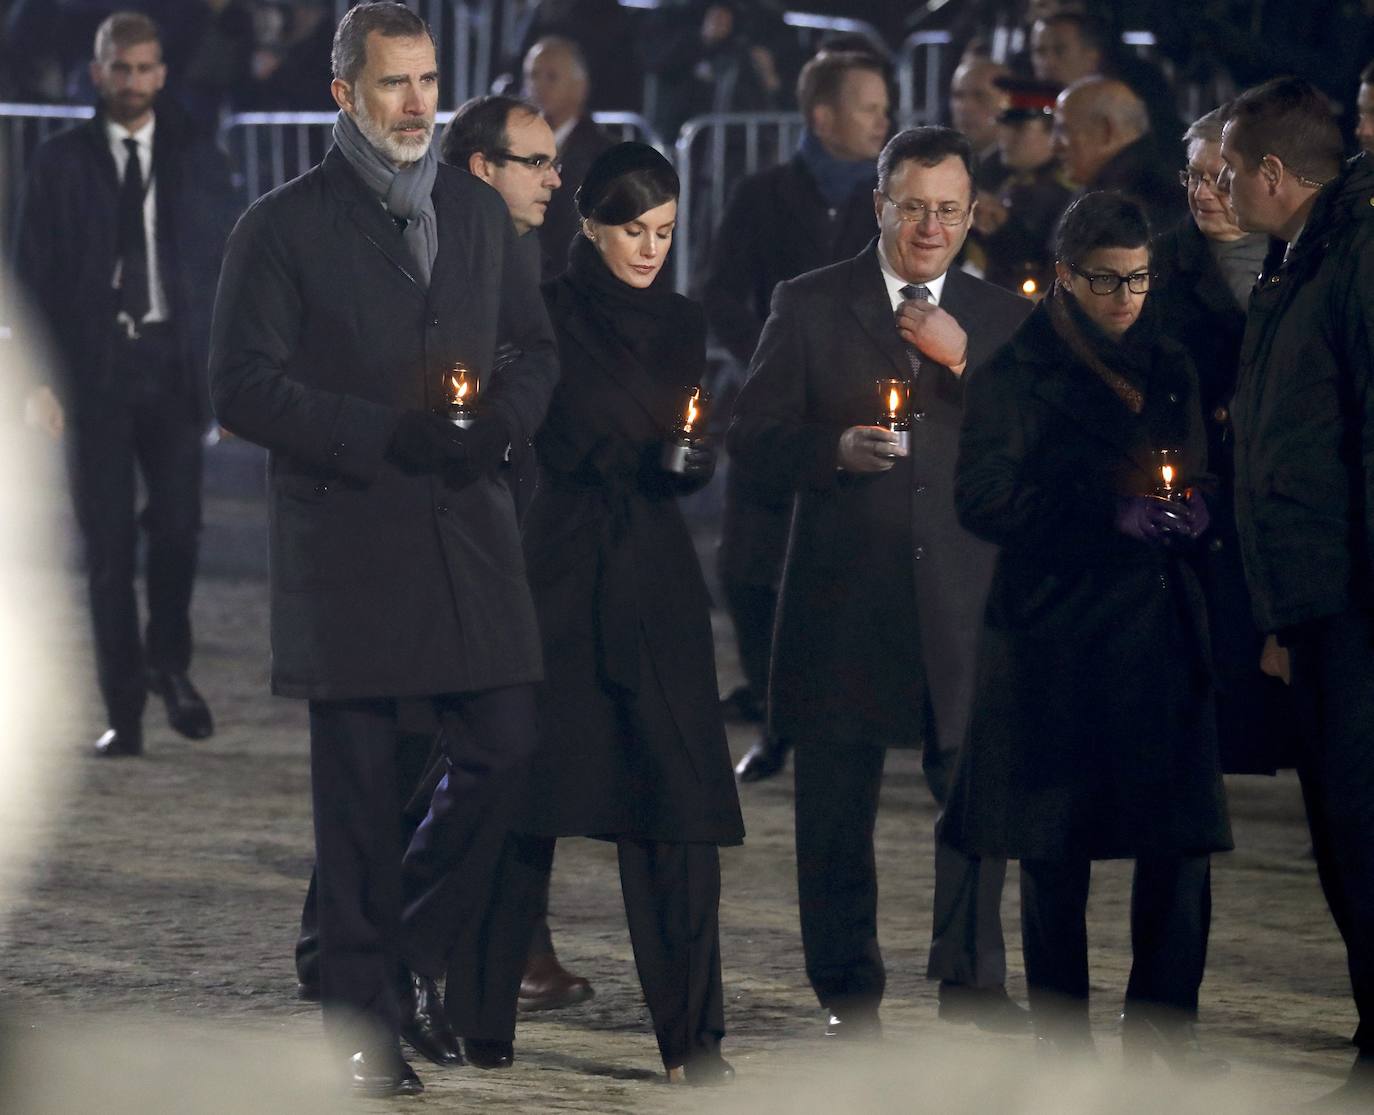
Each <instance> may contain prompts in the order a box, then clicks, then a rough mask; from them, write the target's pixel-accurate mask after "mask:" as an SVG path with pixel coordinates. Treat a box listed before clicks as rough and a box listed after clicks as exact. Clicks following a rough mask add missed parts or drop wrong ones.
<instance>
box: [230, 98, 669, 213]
mask: <svg viewBox="0 0 1374 1115" xmlns="http://www.w3.org/2000/svg"><path fill="white" fill-rule="evenodd" d="M336 115H337V114H336V113H333V112H240V113H238V114H236V115H234V116H229V117H226V118H225V121H224V123H223V124H221V125H220V131H219V138H220V146H221V147H223V148H224V150H225V151H226V152H227V153H228V155H229V158H230V159H231V160H232V161H233V164H234V166H235V168H236V172H237V174H238V176H239V179H240V185H241V189H242V196H243V201H244V204H245V205H251V204H252V203H253V202H254V201H256V200H257V199H258V198H260V197H261V196H262V195H263V194H265V193H267V191H268V190H272V189H275V188H276V187H277V186H280V185H281V184H282V183H283V182H289V181H291V179H293V178H295V177H297V176H299V175H301V174H304V173H305V172H306V171H307V170H309V169H310V168H311V167H312V166H314V165H315V164H316V163H317V162H319V161H320V159H321V158H323V157H324V153H325V151H327V150H328V149H329V146H330V144H331V143H332V142H333V140H332V136H331V132H332V129H333V127H334V119H335V116H336ZM452 118H453V113H452V112H441V113H439V114H438V115H437V116H436V121H437V125H438V126H439V127H442V126H443V125H444V124H447V123H448V122H449V121H450V120H451V119H452ZM592 118H593V119H594V120H595V121H596V122H597V123H598V124H600V125H601V126H602V127H603V128H606V129H607V130H608V131H610V132H611V133H612V134H613V135H615V136H616V137H617V138H618V139H622V140H624V139H638V140H642V141H643V142H645V143H651V144H653V145H654V146H655V147H657V148H658V149H659V150H660V151H663V152H664V153H665V154H668V153H669V152H668V148H666V147H665V146H664V144H663V141H662V140H660V139H659V138H658V137H657V136H656V135H654V133H653V129H652V128H650V126H649V122H648V121H647V120H645V119H644V117H642V116H640V115H638V114H637V113H633V112H597V113H593V114H592Z"/></svg>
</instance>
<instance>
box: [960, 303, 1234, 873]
mask: <svg viewBox="0 0 1374 1115" xmlns="http://www.w3.org/2000/svg"><path fill="white" fill-rule="evenodd" d="M1156 353H1157V355H1156V358H1155V359H1154V360H1153V362H1152V368H1151V371H1150V373H1149V382H1148V384H1146V386H1145V406H1144V410H1143V412H1142V413H1141V414H1140V415H1136V414H1134V413H1132V412H1131V411H1130V410H1129V409H1128V408H1127V407H1126V406H1125V404H1124V403H1122V402H1121V401H1120V400H1119V399H1118V398H1117V396H1116V395H1115V394H1114V393H1113V392H1112V390H1111V389H1110V388H1109V387H1107V386H1106V384H1105V383H1104V382H1103V381H1102V380H1101V379H1099V378H1098V377H1097V376H1096V375H1095V374H1094V373H1093V372H1092V371H1091V370H1090V369H1089V368H1088V367H1086V365H1084V364H1083V363H1080V362H1079V360H1078V358H1077V357H1075V356H1074V355H1073V354H1072V352H1071V351H1070V350H1069V348H1068V347H1067V346H1066V345H1065V344H1064V342H1063V341H1062V340H1061V339H1060V338H1059V336H1058V335H1057V334H1056V333H1055V332H1054V330H1053V328H1052V326H1051V324H1050V321H1049V315H1048V313H1047V307H1046V306H1045V305H1043V304H1042V305H1041V306H1040V307H1038V308H1037V310H1036V312H1035V313H1034V314H1033V315H1032V316H1031V317H1030V318H1029V319H1028V320H1027V322H1026V324H1025V325H1024V326H1022V328H1021V329H1020V330H1019V331H1018V333H1017V335H1016V337H1015V338H1013V340H1012V341H1011V342H1010V343H1009V344H1008V345H1007V346H1006V347H1005V348H1004V349H1003V350H1002V351H1001V352H1000V353H999V354H998V355H997V356H995V357H994V358H993V359H992V361H991V362H990V363H989V364H988V365H987V366H985V367H984V368H982V369H980V370H979V371H978V373H977V374H976V375H974V376H973V377H971V378H970V380H969V383H968V385H967V388H966V395H965V419H964V428H963V433H962V436H961V440H960V452H959V465H958V473H957V479H956V485H955V500H956V504H957V507H958V511H959V520H960V522H961V523H963V525H964V526H965V527H966V528H967V529H968V530H970V531H972V532H973V533H975V534H977V535H980V536H981V537H983V538H985V539H987V540H988V541H991V542H995V543H996V544H997V545H998V546H1000V547H1001V551H1000V553H999V555H998V559H997V565H996V570H995V572H994V574H993V582H992V589H991V591H990V593H989V597H988V607H987V612H986V615H985V620H984V625H983V632H982V641H981V643H980V647H979V657H978V667H977V682H976V689H975V697H974V709H973V716H972V721H971V724H970V729H969V735H968V737H967V739H966V742H965V746H964V749H963V752H962V753H961V755H960V760H959V767H958V770H957V772H956V775H955V782H954V786H953V788H952V790H951V797H950V803H949V806H948V808H947V810H946V813H945V817H944V822H943V824H944V828H943V837H944V839H946V840H948V841H950V842H951V843H953V844H954V845H955V846H956V847H959V848H962V849H963V850H965V851H968V852H971V853H978V854H986V855H1006V856H1011V857H1017V858H1037V859H1038V858H1050V859H1065V858H1094V859H1103V858H1111V857H1131V856H1142V855H1161V854H1163V855H1168V854H1175V853H1181V852H1206V851H1211V850H1215V849H1221V848H1228V847H1230V844H1231V840H1230V831H1229V825H1228V822H1227V817H1226V805H1225V798H1224V793H1223V789H1222V783H1221V772H1220V767H1219V765H1218V758H1217V742H1216V728H1215V722H1214V719H1213V712H1212V699H1211V681H1210V678H1209V676H1208V670H1207V666H1206V661H1207V648H1206V617H1205V610H1204V605H1203V602H1202V598H1201V592H1200V590H1199V588H1198V584H1197V580H1196V578H1195V576H1194V575H1193V572H1192V570H1191V569H1190V568H1189V566H1188V564H1187V562H1186V561H1185V560H1184V559H1183V557H1182V556H1181V555H1180V554H1179V553H1177V552H1175V551H1170V550H1166V549H1163V548H1160V547H1159V546H1157V545H1154V544H1150V543H1145V542H1139V541H1135V540H1133V539H1131V538H1128V537H1126V536H1125V535H1123V534H1121V533H1119V532H1118V531H1117V530H1116V528H1115V525H1114V520H1115V508H1116V503H1117V500H1118V498H1119V497H1120V496H1122V495H1128V494H1133V493H1141V492H1148V491H1150V490H1151V489H1152V488H1153V486H1154V478H1153V460H1152V451H1153V450H1154V449H1159V448H1176V449H1181V450H1182V451H1183V470H1184V474H1185V475H1190V474H1191V475H1197V474H1200V473H1201V472H1202V470H1203V468H1204V464H1205V456H1204V452H1205V450H1204V448H1203V444H1204V443H1203V433H1202V425H1201V415H1200V413H1199V411H1198V402H1197V400H1198V391H1197V383H1196V379H1195V377H1194V374H1193V371H1192V366H1191V364H1190V363H1189V361H1188V359H1187V356H1186V354H1185V353H1184V352H1183V350H1182V349H1181V348H1180V347H1179V346H1178V345H1176V344H1174V343H1173V342H1171V341H1169V340H1167V339H1164V338H1160V339H1159V340H1158V342H1157V348H1156Z"/></svg>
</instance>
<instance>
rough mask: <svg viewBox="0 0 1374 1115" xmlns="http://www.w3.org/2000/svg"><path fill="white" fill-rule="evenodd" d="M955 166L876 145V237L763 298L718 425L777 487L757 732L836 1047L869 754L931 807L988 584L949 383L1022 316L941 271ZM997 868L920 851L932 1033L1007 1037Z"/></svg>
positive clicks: (866, 988) (1013, 1016)
mask: <svg viewBox="0 0 1374 1115" xmlns="http://www.w3.org/2000/svg"><path fill="white" fill-rule="evenodd" d="M971 160H972V151H971V149H970V146H969V142H968V140H967V138H965V137H964V136H963V135H961V134H960V133H958V132H955V131H952V130H950V129H948V128H916V129H913V130H910V131H906V132H902V133H900V134H899V135H897V136H895V137H894V138H893V139H892V140H891V141H889V143H888V145H887V146H886V147H885V148H884V149H883V153H882V154H881V155H880V156H879V159H878V188H877V190H876V191H875V192H874V195H873V198H874V205H875V208H876V210H877V217H878V224H879V236H878V239H877V240H876V241H875V242H874V243H872V244H870V245H869V246H868V247H867V248H865V249H864V250H863V251H862V252H861V253H859V254H858V255H857V256H855V257H854V258H853V259H850V260H846V261H845V262H843V263H837V264H835V265H833V266H831V267H826V268H822V269H821V270H818V271H812V272H810V273H809V274H806V275H803V276H801V277H800V278H797V279H793V280H791V281H789V282H785V283H782V284H780V285H779V286H778V287H777V289H776V291H775V293H774V295H773V308H772V313H771V315H770V316H769V319H768V322H767V324H766V325H765V326H764V330H763V336H762V338H761V339H760V341H759V346H758V349H757V351H756V352H755V354H754V359H753V362H752V364H751V368H750V376H749V381H748V382H747V383H746V384H745V386H744V388H743V390H742V391H741V392H740V396H739V399H738V401H737V402H736V405H735V418H734V422H733V424H732V425H731V428H730V435H729V448H730V452H731V454H732V455H733V456H734V459H735V461H736V462H737V464H738V466H739V467H740V468H743V469H746V470H748V471H749V472H750V473H751V474H752V475H753V476H754V477H756V478H757V479H758V480H759V481H760V482H761V483H765V484H769V485H772V486H775V487H789V488H791V489H793V490H795V491H796V492H797V502H796V512H795V519H794V523H793V528H792V537H791V542H790V545H789V548H788V553H787V562H786V566H785V568H784V572H783V584H782V590H781V596H780V600H779V605H778V609H779V610H778V620H777V634H776V641H775V644H774V651H773V664H772V671H771V678H770V683H769V727H770V730H772V731H774V732H776V733H778V734H779V735H783V736H787V737H790V738H792V739H794V740H795V741H796V756H797V759H796V812H797V878H798V892H799V900H800V903H801V924H802V944H803V948H804V950H805V953H806V969H807V975H808V977H809V978H810V980H811V984H812V987H813V988H815V991H816V995H817V997H818V998H819V999H820V1001H821V1003H822V1004H823V1005H824V1006H825V1007H826V1008H827V1010H828V1011H829V1015H830V1019H829V1023H828V1025H827V1028H826V1033H827V1035H832V1036H835V1037H851V1036H852V1037H871V1036H874V1035H876V1034H877V1033H878V1031H879V1022H878V1005H879V1003H880V1002H881V999H882V994H883V988H884V984H885V982H886V975H885V970H884V967H883V962H882V955H881V953H880V951H879V948H878V934H877V898H878V890H877V875H876V870H875V865H874V855H873V826H874V822H875V820H876V816H877V808H878V790H879V786H880V783H881V780H882V770H883V759H884V755H885V753H886V752H885V749H886V748H887V747H889V746H894V745H895V746H907V747H910V746H914V745H916V744H918V743H922V742H924V747H925V756H924V766H925V769H926V776H927V780H928V781H929V783H930V787H931V790H932V792H933V793H934V795H935V797H936V800H937V801H941V802H943V800H944V795H945V791H946V787H947V782H948V778H949V772H950V769H951V767H952V762H953V756H954V754H955V753H956V751H957V749H958V747H959V744H960V743H961V742H962V739H963V735H964V729H965V726H966V724H967V721H968V714H969V708H970V702H971V698H972V686H973V657H974V646H975V640H976V637H977V632H978V629H979V625H980V622H981V619H982V613H983V605H984V602H985V598H986V595H987V587H988V581H989V578H990V576H991V571H992V559H993V553H994V551H993V549H992V548H991V547H990V546H988V545H986V544H984V543H982V542H980V541H979V540H977V539H975V538H974V537H973V536H972V535H970V534H967V533H966V532H965V531H964V530H963V529H962V528H961V527H960V526H959V525H958V522H957V521H956V519H955V514H954V461H955V455H956V452H957V443H958V436H959V424H960V420H961V409H962V392H963V388H962V382H963V377H964V375H966V374H968V369H970V368H975V369H976V368H977V366H978V364H980V363H981V362H982V361H984V360H986V359H987V358H988V357H989V356H991V355H992V353H993V352H994V351H995V350H996V349H997V348H998V347H999V346H1000V345H1001V344H1002V342H1004V341H1005V340H1007V338H1009V337H1010V336H1011V334H1012V332H1013V331H1014V330H1015V328H1016V326H1017V325H1018V324H1019V323H1020V322H1021V320H1022V319H1023V318H1024V317H1025V316H1026V315H1027V314H1028V313H1029V312H1030V308H1031V307H1030V303H1029V302H1027V301H1025V300H1024V299H1021V298H1018V297H1017V296H1016V295H1013V294H1009V293H1007V292H1006V291H1003V290H1001V289H1000V288H997V287H994V286H992V285H991V284H990V283H986V282H983V281H982V280H981V279H975V278H974V277H972V276H971V275H968V274H965V273H964V272H962V271H958V270H951V269H950V264H951V262H952V261H953V260H954V258H955V256H957V255H958V253H959V249H960V248H961V247H962V246H963V242H964V238H965V237H966V236H967V235H968V229H969V224H970V222H971V219H972V215H973V206H974V205H975V199H974V196H973V195H974V189H973V183H972V177H971V173H970V165H971ZM879 379H902V380H906V381H908V382H909V383H910V384H911V388H912V390H911V405H910V409H911V437H910V441H911V447H910V453H909V454H908V453H906V452H905V451H903V450H902V449H901V448H900V447H899V446H898V445H897V443H896V440H895V437H894V435H893V434H891V433H889V432H888V431H887V430H885V429H882V428H880V427H879V426H878V425H876V420H877V418H878V417H879V415H880V413H882V408H881V403H880V397H879V392H878V384H877V381H878V380H879ZM1005 873H1006V861H1005V860H982V861H979V860H976V859H969V858H966V857H964V856H962V855H961V854H960V853H958V852H956V851H955V850H954V849H952V848H950V847H948V846H946V845H944V844H937V847H936V858H935V898H934V905H935V912H934V932H933V940H932V944H931V953H930V963H929V966H928V969H927V974H928V975H929V976H930V977H931V978H934V979H939V980H940V1015H941V1017H942V1018H945V1019H947V1020H950V1021H967V1022H975V1023H977V1024H979V1025H980V1026H983V1027H984V1028H988V1029H993V1030H1007V1029H1013V1030H1014V1029H1023V1028H1024V1027H1025V1025H1026V1017H1025V1012H1024V1011H1023V1010H1021V1008H1020V1007H1018V1006H1017V1005H1016V1004H1015V1003H1013V1002H1012V1001H1011V1000H1010V999H1008V998H1007V995H1006V991H1005V989H1004V984H1005V979H1006V954H1005V948H1004V946H1003V941H1002V929H1001V920H1000V910H999V906H1000V901H1001V894H1002V880H1003V877H1004V875H1005Z"/></svg>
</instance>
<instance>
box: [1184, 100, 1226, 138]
mask: <svg viewBox="0 0 1374 1115" xmlns="http://www.w3.org/2000/svg"><path fill="white" fill-rule="evenodd" d="M1231 104H1232V102H1231V101H1227V102H1226V103H1225V104H1222V105H1220V106H1218V107H1217V108H1214V109H1212V111H1211V112H1209V113H1207V115H1205V116H1199V117H1198V118H1197V119H1196V120H1194V121H1193V122H1192V124H1191V125H1190V126H1189V128H1188V130H1187V131H1186V132H1184V133H1183V146H1184V147H1187V146H1188V145H1189V144H1190V143H1193V142H1194V141H1195V140H1199V139H1200V140H1202V142H1203V143H1220V142H1221V132H1222V129H1223V128H1225V127H1226V121H1227V120H1228V119H1229V118H1230V116H1231Z"/></svg>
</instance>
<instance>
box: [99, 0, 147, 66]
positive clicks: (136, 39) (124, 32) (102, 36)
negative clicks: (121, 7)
mask: <svg viewBox="0 0 1374 1115" xmlns="http://www.w3.org/2000/svg"><path fill="white" fill-rule="evenodd" d="M140 43H157V45H158V47H159V48H161V46H162V37H161V36H160V35H159V34H158V30H157V24H156V23H154V22H153V21H152V20H151V19H149V18H148V17H147V16H146V15H144V14H143V13H142V12H114V13H113V14H111V15H109V16H106V17H105V20H104V22H102V23H101V25H100V26H99V27H98V28H96V32H95V47H94V49H93V50H92V52H91V53H92V55H93V56H94V58H95V60H96V61H97V62H108V61H110V60H111V59H112V58H114V56H115V51H118V50H128V49H129V47H131V46H138V45H139V44H140Z"/></svg>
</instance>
